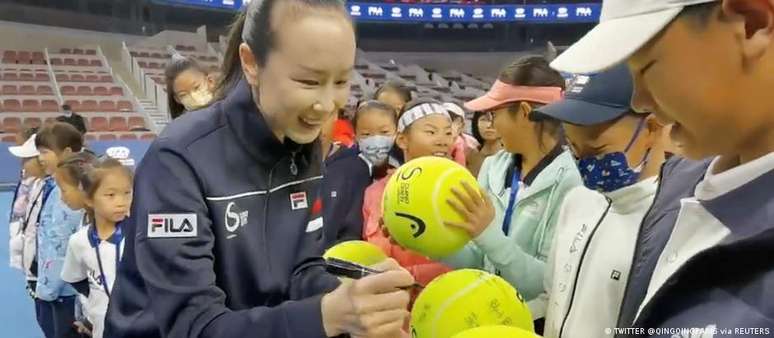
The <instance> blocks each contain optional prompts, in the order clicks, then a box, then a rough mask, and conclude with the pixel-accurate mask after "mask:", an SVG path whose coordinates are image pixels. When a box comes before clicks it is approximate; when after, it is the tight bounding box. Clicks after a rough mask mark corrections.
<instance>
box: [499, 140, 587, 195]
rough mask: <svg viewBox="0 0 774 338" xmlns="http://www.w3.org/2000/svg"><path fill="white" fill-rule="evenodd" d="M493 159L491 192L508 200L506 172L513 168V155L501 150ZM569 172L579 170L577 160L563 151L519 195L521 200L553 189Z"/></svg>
mask: <svg viewBox="0 0 774 338" xmlns="http://www.w3.org/2000/svg"><path fill="white" fill-rule="evenodd" d="M493 156H494V158H493V159H492V160H493V161H494V163H493V164H492V168H491V169H490V170H489V171H488V172H487V175H489V187H488V188H489V191H492V192H494V193H495V195H496V196H498V197H500V198H503V199H505V200H506V202H507V199H508V196H506V194H505V180H506V177H505V176H507V175H506V172H508V168H509V167H512V166H513V154H511V153H509V152H507V151H505V150H500V151H499V152H498V153H497V154H495V155H493ZM567 170H577V169H576V165H575V160H574V159H573V158H572V155H570V153H569V152H567V151H562V153H561V154H559V156H557V157H556V158H555V159H554V160H553V161H551V163H549V164H548V165H547V166H546V167H545V168H544V169H543V170H542V171H541V172H540V174H538V175H537V176H536V177H535V180H534V181H532V184H531V185H530V186H529V187H528V188H527V189H526V190H525V191H524V193H523V194H520V195H519V200H524V199H526V198H529V197H530V196H532V195H534V194H537V193H539V192H541V191H543V190H545V189H547V188H550V187H552V186H553V185H555V184H556V183H557V182H559V181H561V180H562V179H563V178H564V175H563V174H564V173H566V172H567Z"/></svg>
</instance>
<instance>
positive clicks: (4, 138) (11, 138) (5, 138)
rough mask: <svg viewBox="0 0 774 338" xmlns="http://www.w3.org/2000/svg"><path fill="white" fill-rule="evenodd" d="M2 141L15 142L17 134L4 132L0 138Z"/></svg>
mask: <svg viewBox="0 0 774 338" xmlns="http://www.w3.org/2000/svg"><path fill="white" fill-rule="evenodd" d="M0 141H2V142H6V143H15V142H16V135H14V134H11V135H7V134H3V136H2V138H0Z"/></svg>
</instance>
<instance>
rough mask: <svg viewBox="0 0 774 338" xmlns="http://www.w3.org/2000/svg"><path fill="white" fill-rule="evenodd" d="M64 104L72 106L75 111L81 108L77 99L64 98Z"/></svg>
mask: <svg viewBox="0 0 774 338" xmlns="http://www.w3.org/2000/svg"><path fill="white" fill-rule="evenodd" d="M64 104H66V105H68V106H70V108H72V109H73V111H75V112H78V111H80V110H81V102H80V101H78V100H66V101H65V103H64Z"/></svg>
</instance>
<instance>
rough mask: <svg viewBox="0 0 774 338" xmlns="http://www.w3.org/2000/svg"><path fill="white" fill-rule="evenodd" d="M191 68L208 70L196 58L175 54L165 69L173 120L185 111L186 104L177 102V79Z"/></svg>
mask: <svg viewBox="0 0 774 338" xmlns="http://www.w3.org/2000/svg"><path fill="white" fill-rule="evenodd" d="M189 69H193V70H196V71H199V72H202V73H203V74H207V70H206V69H204V68H203V67H202V66H201V65H199V63H198V62H196V60H194V59H191V58H187V57H185V56H182V55H173V56H172V58H171V59H170V60H169V62H168V63H167V67H166V68H165V69H164V78H165V80H166V82H167V105H168V106H169V115H170V116H171V117H172V119H173V120H174V119H176V118H178V117H180V115H183V113H185V106H183V105H182V104H181V103H180V102H177V99H176V98H175V80H176V79H177V77H178V76H180V74H182V73H183V72H185V71H187V70H189Z"/></svg>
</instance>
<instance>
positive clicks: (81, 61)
mask: <svg viewBox="0 0 774 338" xmlns="http://www.w3.org/2000/svg"><path fill="white" fill-rule="evenodd" d="M78 65H79V66H86V67H88V66H89V60H86V59H78Z"/></svg>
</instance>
